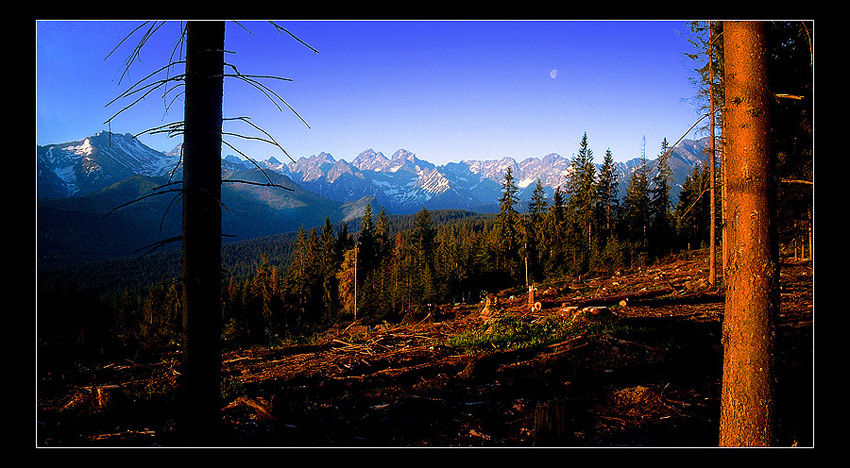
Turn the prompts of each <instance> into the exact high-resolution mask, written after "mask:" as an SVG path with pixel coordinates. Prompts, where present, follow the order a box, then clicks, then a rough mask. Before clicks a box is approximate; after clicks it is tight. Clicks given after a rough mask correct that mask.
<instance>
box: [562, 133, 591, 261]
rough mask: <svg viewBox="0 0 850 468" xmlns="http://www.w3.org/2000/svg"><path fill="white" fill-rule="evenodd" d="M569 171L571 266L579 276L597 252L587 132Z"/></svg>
mask: <svg viewBox="0 0 850 468" xmlns="http://www.w3.org/2000/svg"><path fill="white" fill-rule="evenodd" d="M570 168H571V171H570V174H569V176H568V177H567V194H568V195H569V199H568V200H567V213H568V220H569V221H568V222H569V231H568V235H569V241H568V242H569V246H570V252H569V255H570V259H571V265H570V267H571V270H572V271H573V272H574V273H580V272H583V271H586V270H587V268H588V267H589V265H590V258H591V256H592V255H593V254H594V253H595V250H596V249H595V248H594V245H593V244H594V243H593V237H594V235H595V231H596V229H595V222H594V221H595V220H594V211H595V205H596V166H595V165H594V164H593V151H592V150H591V149H590V148H589V147H588V144H587V133H586V132H585V133H584V134H583V135H582V138H581V143H580V144H579V151H578V153H576V155H575V156H574V157H573V159H572V161H570Z"/></svg>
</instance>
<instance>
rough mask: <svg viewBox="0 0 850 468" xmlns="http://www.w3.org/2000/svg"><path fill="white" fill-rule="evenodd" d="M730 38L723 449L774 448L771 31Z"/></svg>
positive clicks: (746, 28) (754, 26)
mask: <svg viewBox="0 0 850 468" xmlns="http://www.w3.org/2000/svg"><path fill="white" fill-rule="evenodd" d="M723 34H724V54H725V73H726V75H725V86H726V95H725V105H726V134H725V135H724V136H725V138H726V144H727V146H726V148H727V154H726V157H727V161H728V162H727V164H726V168H727V171H728V176H727V178H726V183H727V186H728V195H729V200H728V209H727V213H726V214H727V217H728V218H727V224H728V227H729V245H728V247H729V260H728V261H729V264H728V271H726V274H725V275H724V276H725V278H728V280H727V281H726V304H725V312H724V319H723V384H722V391H721V401H720V439H719V442H720V445H721V446H770V445H772V444H773V442H774V434H773V429H774V421H773V417H774V415H773V404H774V402H773V397H774V395H773V387H774V374H773V361H774V334H775V329H774V327H775V316H776V311H777V307H778V300H777V299H778V284H779V283H778V279H779V275H778V269H777V268H778V250H777V243H776V205H775V194H776V187H775V182H774V170H773V163H772V159H771V156H770V152H769V148H768V146H769V144H768V142H769V130H770V113H769V106H770V94H769V87H768V83H767V76H766V57H765V44H764V40H765V38H764V26H763V25H762V23H759V22H726V23H724V25H723ZM724 248H725V246H724Z"/></svg>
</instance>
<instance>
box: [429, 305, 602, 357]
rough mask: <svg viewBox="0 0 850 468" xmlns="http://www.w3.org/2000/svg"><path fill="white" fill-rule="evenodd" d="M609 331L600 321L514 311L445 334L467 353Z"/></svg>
mask: <svg viewBox="0 0 850 468" xmlns="http://www.w3.org/2000/svg"><path fill="white" fill-rule="evenodd" d="M611 331H612V329H611V326H610V325H609V324H604V323H586V322H585V323H573V322H572V321H571V320H567V319H564V318H562V317H556V316H552V317H545V318H543V319H541V320H535V321H529V320H527V319H524V318H523V317H520V316H517V315H513V314H506V315H504V316H502V317H500V318H498V319H496V320H494V321H492V322H489V323H485V324H482V325H480V326H478V327H476V328H473V329H471V330H468V331H466V332H463V333H459V334H457V335H455V336H453V337H451V338H449V340H448V341H447V343H446V344H447V345H449V346H451V347H454V348H459V349H461V350H463V351H464V352H467V353H476V352H481V351H488V350H492V349H500V350H509V349H520V348H529V347H534V346H544V345H547V344H551V343H557V342H559V341H563V340H565V339H567V338H569V337H570V336H575V335H578V334H581V333H588V334H591V335H595V334H601V333H608V332H611Z"/></svg>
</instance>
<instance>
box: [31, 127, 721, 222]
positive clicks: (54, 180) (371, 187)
mask: <svg viewBox="0 0 850 468" xmlns="http://www.w3.org/2000/svg"><path fill="white" fill-rule="evenodd" d="M706 145H707V139H702V140H684V141H682V142H681V143H680V144H679V145H678V146H676V148H674V150H673V151H672V153H671V157H670V166H671V169H672V172H673V181H672V182H673V184H672V187H673V193H672V194H671V196H672V198H673V199H674V200H675V199H676V198H677V197H678V190H679V185H680V184H681V183H682V182H683V181H684V179H685V177H687V176H688V175H689V174H690V173H691V171H692V170H693V167H694V165H695V164H696V163H697V162H701V161H703V160H704V159H705V156H704V155H705V147H706ZM37 155H38V165H37V166H38V190H39V193H38V195H39V197H67V196H79V195H84V194H87V193H92V192H95V191H97V190H100V189H102V188H104V187H106V186H109V185H111V184H113V183H115V182H118V181H120V180H123V179H126V178H128V177H130V176H132V175H152V176H162V175H167V174H169V173H170V172H171V171H174V170H175V168H176V169H177V171H176V173H175V177H180V173H179V170H180V169H181V168H179V167H177V166H178V163H179V146H178V147H177V148H175V149H174V150H172V151H169V152H167V153H162V152H158V151H155V150H153V149H151V148H148V147H147V146H145V145H143V144H142V143H140V142H139V141H138V140H136V139H133V138H132V137H131V136H130V135H119V134H111V133H109V132H101V133H98V134H97V135H95V136H92V137H89V138H85V139H82V140H79V141H74V142H69V143H62V144H56V145H47V146H39V147H38V150H37ZM594 157H595V160H594V162H595V163H596V164H597V166H601V162H602V161H601V160H602V158H601V157H600V156H598V155H594ZM648 163H649V166H650V171H653V170H654V163H655V160H654V159H648ZM637 164H638V160H637V159H633V160H630V161H626V162H618V163H616V171H617V173H618V175H619V182H620V184H619V186H620V192H621V193H623V192H624V191H625V188H626V186H627V183H628V178H629V176H630V175H631V173H632V172H633V171H634V168H635V167H636V166H637ZM256 165H258V166H260V167H262V168H263V169H264V170H266V171H272V172H276V173H278V174H281V175H284V176H286V177H288V178H289V179H291V180H292V181H293V182H294V183H295V184H298V185H299V186H301V187H303V188H304V189H306V190H308V191H311V192H314V193H316V194H319V195H321V196H323V197H326V198H329V199H331V200H334V201H338V202H342V203H345V202H350V201H354V200H359V199H361V198H363V197H374V199H375V203H374V204H375V205H376V206H383V207H385V208H386V209H387V211H389V212H390V213H397V214H404V213H413V212H416V211H419V210H421V209H422V208H423V207H426V208H428V209H450V208H451V209H466V210H473V211H490V210H492V209H493V208H494V206H495V204H496V203H497V200H498V199H499V197H500V196H501V190H502V187H501V186H502V183H503V181H504V176H505V171H506V170H507V168H508V167H510V168H511V171H512V174H513V176H514V179H515V180H516V184H517V187H518V189H519V190H518V193H517V195H518V196H519V198H520V200H521V201H526V200H528V199H529V198H530V196H531V192H532V191H533V190H534V188H535V186H536V184H537V180H538V179H539V180H540V181H541V183H542V185H543V186H544V188H545V191H546V194H547V196H549V197H551V194H552V192H553V191H554V188H555V187H557V186H562V185H563V184H564V183H565V181H566V177H567V176H568V175H569V171H570V170H571V169H570V160H569V159H568V158H566V157H563V156H561V155H559V154H556V153H552V154H548V155H545V156H543V157H541V158H535V157H532V158H526V159H523V160H522V161H519V162H518V161H516V160H515V159H514V158H511V157H505V158H501V159H493V160H462V161H459V162H450V163H447V164H444V165H442V166H436V165H435V164H433V163H431V162H429V161H426V160H423V159H420V158H418V157H417V156H416V154H415V153H413V152H411V151H408V150H406V149H399V150H398V151H396V152H395V153H393V155H392V156H390V157H386V156H385V155H384V154H383V153H381V152H376V151H375V150H373V149H371V148H370V149H367V150H365V151H363V152H361V153H360V154H358V155H356V156H355V157H354V158H353V159H351V162H347V161H346V160H345V159H337V158H334V156H332V155H331V154H329V153H324V152H323V153H319V154H317V155H313V156H309V157H301V158H299V159H298V160H297V161H295V162H286V163H284V162H281V161H280V160H278V159H276V158H274V157H271V158H268V159H266V160H259V161H256ZM254 168H256V166H255V164H254V163H253V162H249V161H246V160H244V159H242V158H238V157H235V156H232V155H228V156H225V157H224V158H223V159H222V169H223V170H225V171H238V170H250V169H254Z"/></svg>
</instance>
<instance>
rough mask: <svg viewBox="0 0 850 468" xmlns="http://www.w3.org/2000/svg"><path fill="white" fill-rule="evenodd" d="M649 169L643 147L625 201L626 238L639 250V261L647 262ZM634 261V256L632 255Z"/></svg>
mask: <svg viewBox="0 0 850 468" xmlns="http://www.w3.org/2000/svg"><path fill="white" fill-rule="evenodd" d="M648 173H649V169H648V166H647V164H646V152H645V151H644V145H643V144H642V145H641V156H640V164H639V165H638V167H637V168H635V170H634V172H632V175H631V177H630V178H629V185H628V188H627V189H626V196H625V198H624V200H623V205H624V216H623V220H622V222H623V224H624V226H623V231H624V238H625V239H626V240H627V241H628V242H629V244H630V245H631V248H632V250H637V253H638V256H639V260H640V261H641V262H642V261H644V260H645V256H644V255H645V253H646V248H647V228H648V223H649V176H648ZM631 260H632V261H633V260H634V255H632V259H631Z"/></svg>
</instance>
